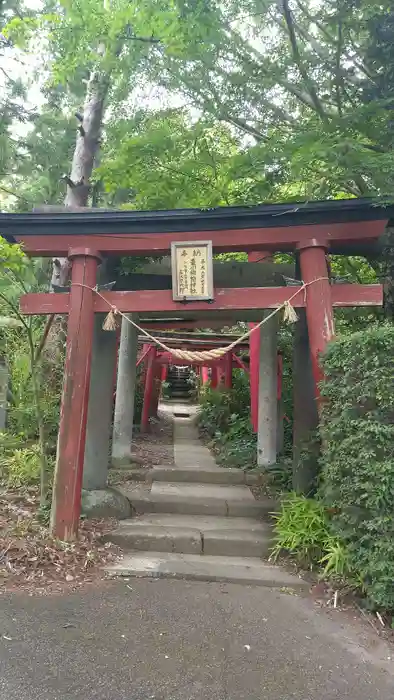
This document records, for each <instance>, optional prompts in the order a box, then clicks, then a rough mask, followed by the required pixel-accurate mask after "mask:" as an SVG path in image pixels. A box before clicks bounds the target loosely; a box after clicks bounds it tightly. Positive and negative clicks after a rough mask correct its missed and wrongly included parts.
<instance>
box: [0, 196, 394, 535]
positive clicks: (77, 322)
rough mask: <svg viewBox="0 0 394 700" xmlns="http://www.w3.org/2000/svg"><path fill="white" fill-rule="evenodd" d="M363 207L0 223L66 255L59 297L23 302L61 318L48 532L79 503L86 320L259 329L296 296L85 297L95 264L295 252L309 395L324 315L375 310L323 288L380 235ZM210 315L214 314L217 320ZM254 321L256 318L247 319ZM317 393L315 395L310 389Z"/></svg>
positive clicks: (65, 216)
mask: <svg viewBox="0 0 394 700" xmlns="http://www.w3.org/2000/svg"><path fill="white" fill-rule="evenodd" d="M391 209H392V208H390V207H383V206H382V207H379V206H376V203H374V202H371V201H369V200H347V201H343V200H339V201H334V202H332V201H331V202H315V203H307V204H305V203H303V204H297V205H289V204H285V205H266V206H265V205H261V206H257V207H247V208H242V207H229V208H223V209H216V210H213V211H203V212H201V211H198V210H175V211H172V212H108V211H103V212H98V211H97V210H95V211H92V212H89V211H88V210H84V211H83V212H77V211H70V212H62V213H60V214H59V213H46V214H43V213H31V214H0V230H1V232H2V233H3V235H5V236H6V237H7V239H8V240H14V241H17V242H20V243H22V244H23V246H24V249H25V251H26V253H27V254H29V255H32V256H68V258H69V260H70V262H71V288H70V292H69V293H67V294H59V295H57V294H28V295H25V296H23V297H22V298H21V310H22V311H23V313H26V314H52V313H54V314H68V333H67V350H66V364H65V376H64V386H63V397H62V406H61V415H60V425H59V439H58V463H57V479H56V490H55V494H54V497H55V501H56V504H57V507H56V520H55V522H54V532H55V534H56V535H57V536H58V537H60V538H61V539H68V538H70V537H73V536H75V534H76V532H77V528H78V521H79V515H80V501H81V485H82V473H83V459H84V447H85V440H86V423H87V409H88V399H89V381H90V364H91V354H92V338H93V321H94V314H95V313H96V312H107V311H108V310H109V308H111V307H116V308H117V309H118V310H119V311H121V312H124V313H130V312H133V313H144V314H145V315H148V314H156V316H157V314H162V313H167V314H169V315H171V314H173V315H174V314H175V315H176V316H177V317H179V316H181V317H185V318H187V317H188V313H191V310H192V312H193V315H194V317H195V316H196V314H197V316H198V317H201V318H202V319H207V318H210V317H211V315H212V317H213V318H214V319H217V318H220V315H222V316H224V317H226V318H227V317H229V315H231V316H232V317H233V318H234V316H235V318H237V315H238V317H239V316H240V314H241V312H245V311H248V312H249V317H250V316H251V315H252V320H258V318H259V317H260V314H261V311H262V310H264V309H272V308H278V307H279V306H281V305H282V304H283V303H284V302H285V301H286V300H287V299H289V297H290V296H292V295H293V294H294V292H295V291H296V288H295V287H291V288H286V287H277V288H264V287H263V288H248V289H215V298H214V300H213V302H212V304H210V305H209V306H207V304H206V303H205V302H192V303H190V304H188V305H187V306H185V305H184V304H182V303H180V302H174V301H173V300H172V296H171V292H167V291H142V292H116V291H113V292H102V296H103V297H104V298H100V297H99V296H98V295H97V294H96V293H95V291H94V287H95V285H96V282H97V268H98V264H99V262H100V260H102V258H103V257H105V256H108V255H117V256H119V255H123V256H124V255H131V256H132V255H138V256H140V255H150V256H152V255H166V254H168V252H169V250H170V246H171V243H172V242H174V241H178V242H186V241H190V242H192V241H194V240H196V239H201V238H203V237H204V238H205V239H211V240H212V245H213V250H214V252H215V253H218V252H231V251H246V252H252V251H263V252H265V251H271V252H277V251H286V252H297V253H298V255H299V260H300V269H301V276H302V279H303V282H304V283H306V284H307V285H308V287H307V289H306V290H303V291H301V290H302V287H300V288H299V291H300V293H299V294H298V295H297V297H296V298H295V299H294V300H293V302H292V303H293V306H295V307H305V309H306V316H307V321H308V330H309V341H310V349H311V357H312V367H313V374H314V379H315V385H316V387H317V384H318V382H319V381H320V379H321V370H320V367H319V354H320V353H321V352H322V351H323V350H324V349H325V346H326V343H327V342H328V341H329V340H330V339H331V338H332V336H333V333H334V323H333V307H335V306H358V305H365V306H369V305H380V304H381V303H382V288H381V286H380V285H367V286H363V285H356V284H354V285H353V284H349V285H348V284H340V285H331V284H330V281H329V273H328V269H327V263H326V253H327V251H329V252H331V253H345V254H351V253H353V254H363V253H365V252H367V251H370V250H371V249H372V248H373V246H374V245H375V244H376V242H377V240H378V238H379V237H380V236H381V234H382V233H383V232H384V229H385V227H386V225H387V222H388V219H389V217H390V214H391V213H392V212H391ZM218 312H220V313H219V314H218ZM250 312H255V319H253V313H252V314H251V313H250ZM316 390H317V389H316Z"/></svg>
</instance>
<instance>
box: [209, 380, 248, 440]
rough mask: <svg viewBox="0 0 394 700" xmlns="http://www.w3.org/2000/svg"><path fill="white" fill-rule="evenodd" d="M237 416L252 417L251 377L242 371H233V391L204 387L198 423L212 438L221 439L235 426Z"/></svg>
mask: <svg viewBox="0 0 394 700" xmlns="http://www.w3.org/2000/svg"><path fill="white" fill-rule="evenodd" d="M235 416H236V417H237V419H239V418H245V419H246V418H247V419H249V416H250V390H249V377H248V376H247V375H246V374H245V372H243V371H242V370H234V371H233V386H232V389H230V390H229V389H222V390H219V389H211V388H210V387H209V386H208V387H203V388H202V389H201V392H200V409H199V415H198V421H199V425H200V428H201V429H202V430H203V431H204V432H205V433H206V434H208V435H209V436H210V437H214V436H216V437H220V436H221V435H222V434H224V433H227V432H228V431H229V429H230V428H231V426H233V425H234V420H235Z"/></svg>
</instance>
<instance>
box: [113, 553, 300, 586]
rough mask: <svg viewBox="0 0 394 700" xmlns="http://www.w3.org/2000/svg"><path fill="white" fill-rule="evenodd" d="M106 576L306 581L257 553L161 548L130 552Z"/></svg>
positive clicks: (251, 582) (270, 582)
mask: <svg viewBox="0 0 394 700" xmlns="http://www.w3.org/2000/svg"><path fill="white" fill-rule="evenodd" d="M106 572H107V575H108V576H112V577H116V576H127V577H128V576H136V577H150V578H173V579H185V580H192V581H223V582H225V583H242V584H244V585H255V586H269V587H270V588H279V589H280V590H289V591H291V590H295V591H296V590H300V589H301V590H302V589H304V590H307V589H308V587H309V586H308V583H307V582H305V581H303V580H302V579H301V578H299V577H298V576H295V575H293V574H290V573H288V572H287V571H286V570H285V569H283V568H279V567H277V566H274V565H271V564H268V563H266V562H263V561H261V560H260V559H258V558H257V557H226V556H201V555H200V554H176V553H162V552H131V553H129V554H126V555H125V556H124V557H123V559H122V561H120V562H118V563H116V564H113V565H112V566H108V567H107V568H106Z"/></svg>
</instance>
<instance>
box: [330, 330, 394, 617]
mask: <svg viewBox="0 0 394 700" xmlns="http://www.w3.org/2000/svg"><path fill="white" fill-rule="evenodd" d="M393 346H394V328H393V326H390V325H382V326H373V327H371V328H370V329H368V330H367V331H364V332H359V333H354V334H352V335H350V336H348V337H343V338H341V339H339V340H337V341H336V342H335V343H332V344H331V345H330V346H329V348H328V351H327V353H326V355H325V357H324V361H323V365H324V370H325V373H326V381H325V383H324V385H323V388H322V394H323V396H324V401H325V403H324V411H323V422H322V426H321V433H322V440H323V445H324V450H323V456H322V467H323V473H322V486H321V491H320V493H321V498H322V500H323V503H324V504H325V506H326V507H328V508H329V509H330V511H331V512H332V518H331V527H332V531H333V532H334V533H335V534H336V535H337V536H338V537H340V539H341V540H342V541H343V542H344V544H345V546H346V549H347V553H348V557H349V563H350V566H351V567H352V568H353V569H355V570H356V571H357V572H358V573H359V575H360V577H361V579H362V581H363V585H364V587H365V590H366V592H367V594H368V596H369V598H370V599H371V601H372V602H373V603H374V604H375V605H377V606H381V607H384V608H387V609H391V610H393V609H394V587H393V581H394V519H393V497H394V450H393V445H394V395H393V385H394V384H393V382H394V359H393Z"/></svg>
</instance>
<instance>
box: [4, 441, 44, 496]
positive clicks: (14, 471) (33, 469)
mask: <svg viewBox="0 0 394 700" xmlns="http://www.w3.org/2000/svg"><path fill="white" fill-rule="evenodd" d="M22 440H23V438H21V437H15V436H10V435H7V434H4V433H2V434H1V435H0V473H1V478H2V480H3V481H5V482H6V483H7V485H8V486H11V487H13V488H15V487H19V486H31V485H34V484H38V483H39V481H40V473H41V461H40V448H39V446H38V445H37V444H33V445H29V446H27V447H24V446H23V442H22Z"/></svg>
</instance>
